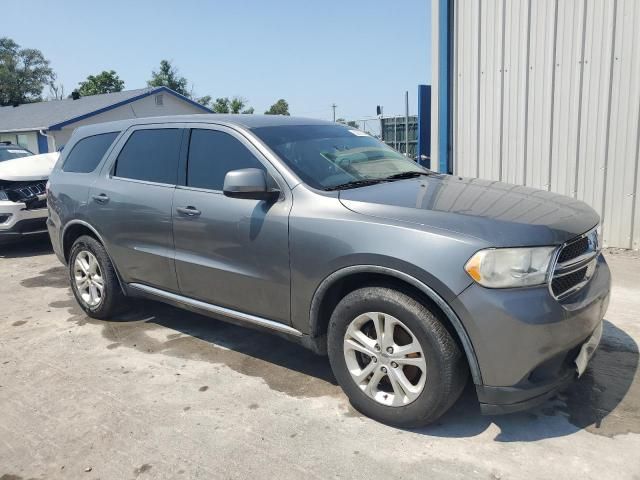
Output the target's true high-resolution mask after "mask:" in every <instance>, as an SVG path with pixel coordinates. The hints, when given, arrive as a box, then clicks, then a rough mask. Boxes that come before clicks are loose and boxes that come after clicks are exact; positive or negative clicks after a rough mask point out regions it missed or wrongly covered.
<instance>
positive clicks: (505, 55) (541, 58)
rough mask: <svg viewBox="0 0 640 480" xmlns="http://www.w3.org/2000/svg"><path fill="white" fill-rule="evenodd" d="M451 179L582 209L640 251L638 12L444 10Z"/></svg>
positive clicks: (620, 243)
mask: <svg viewBox="0 0 640 480" xmlns="http://www.w3.org/2000/svg"><path fill="white" fill-rule="evenodd" d="M453 5H454V13H453V15H454V22H453V36H454V39H453V49H454V59H453V65H452V68H453V71H452V79H453V102H454V109H453V116H452V121H453V129H452V132H453V133H452V134H453V168H454V173H456V174H458V175H462V176H473V177H480V178H484V179H490V180H501V181H505V182H510V183H517V184H523V185H528V186H532V187H536V188H541V189H546V190H551V191H554V192H559V193H562V194H565V195H569V196H571V197H574V198H578V199H580V200H584V201H585V202H587V203H589V204H590V205H591V206H593V207H594V208H595V209H596V210H597V211H598V213H600V215H601V216H602V218H603V227H604V228H603V230H604V242H605V245H607V246H611V247H622V248H634V249H638V248H640V198H638V197H639V195H638V194H639V193H640V191H639V186H640V185H639V183H640V177H639V172H638V162H639V161H640V158H639V149H640V140H639V139H640V0H454V3H453Z"/></svg>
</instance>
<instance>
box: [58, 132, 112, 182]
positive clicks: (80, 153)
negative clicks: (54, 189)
mask: <svg viewBox="0 0 640 480" xmlns="http://www.w3.org/2000/svg"><path fill="white" fill-rule="evenodd" d="M119 133H120V132H111V133H102V134H100V135H93V136H92V137H87V138H83V139H82V140H80V141H79V142H78V143H76V144H75V146H74V147H73V149H72V150H71V153H69V155H68V156H67V159H66V160H65V161H64V165H62V170H63V171H64V172H75V173H90V172H93V171H94V170H95V169H96V167H97V166H98V164H99V163H100V161H101V160H102V157H104V154H105V153H107V150H108V149H109V147H110V146H111V144H112V143H113V141H114V140H115V139H116V137H117V136H118V134H119Z"/></svg>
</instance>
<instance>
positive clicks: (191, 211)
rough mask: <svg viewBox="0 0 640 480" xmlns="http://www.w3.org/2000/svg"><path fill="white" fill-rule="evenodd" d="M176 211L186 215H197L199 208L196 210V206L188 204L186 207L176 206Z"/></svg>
mask: <svg viewBox="0 0 640 480" xmlns="http://www.w3.org/2000/svg"><path fill="white" fill-rule="evenodd" d="M176 211H177V212H178V213H181V214H182V215H186V216H188V217H197V216H198V215H200V213H201V212H200V210H198V209H197V208H196V207H192V206H191V205H189V206H188V207H178V208H176Z"/></svg>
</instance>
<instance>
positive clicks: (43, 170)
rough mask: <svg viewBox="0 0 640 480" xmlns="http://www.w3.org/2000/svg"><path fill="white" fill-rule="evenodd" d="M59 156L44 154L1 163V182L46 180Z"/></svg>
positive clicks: (55, 153) (53, 153) (57, 153)
mask: <svg viewBox="0 0 640 480" xmlns="http://www.w3.org/2000/svg"><path fill="white" fill-rule="evenodd" d="M59 156H60V153H59V152H52V153H42V154H40V155H31V156H28V157H20V158H14V159H13V160H5V161H4V162H0V180H6V181H9V182H28V181H31V180H46V179H47V178H49V175H50V174H51V170H52V169H53V166H54V165H55V164H56V161H57V160H58V157H59Z"/></svg>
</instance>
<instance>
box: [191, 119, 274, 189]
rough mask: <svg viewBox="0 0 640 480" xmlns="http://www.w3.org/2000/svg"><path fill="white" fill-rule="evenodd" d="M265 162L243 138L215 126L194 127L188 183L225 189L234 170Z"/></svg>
mask: <svg viewBox="0 0 640 480" xmlns="http://www.w3.org/2000/svg"><path fill="white" fill-rule="evenodd" d="M239 168H260V169H262V170H264V169H265V168H264V166H263V165H262V164H261V163H260V162H259V161H258V159H257V158H256V157H255V156H254V155H253V154H252V153H251V152H250V151H249V150H248V149H247V147H245V146H244V145H243V144H242V143H241V142H240V141H239V140H237V139H235V138H234V137H232V136H231V135H229V134H227V133H224V132H218V131H215V130H196V129H194V130H192V131H191V142H190V143H189V165H188V168H187V185H189V186H191V187H198V188H208V189H210V190H222V186H223V185H224V176H225V175H226V174H227V172H228V171H230V170H237V169H239Z"/></svg>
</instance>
